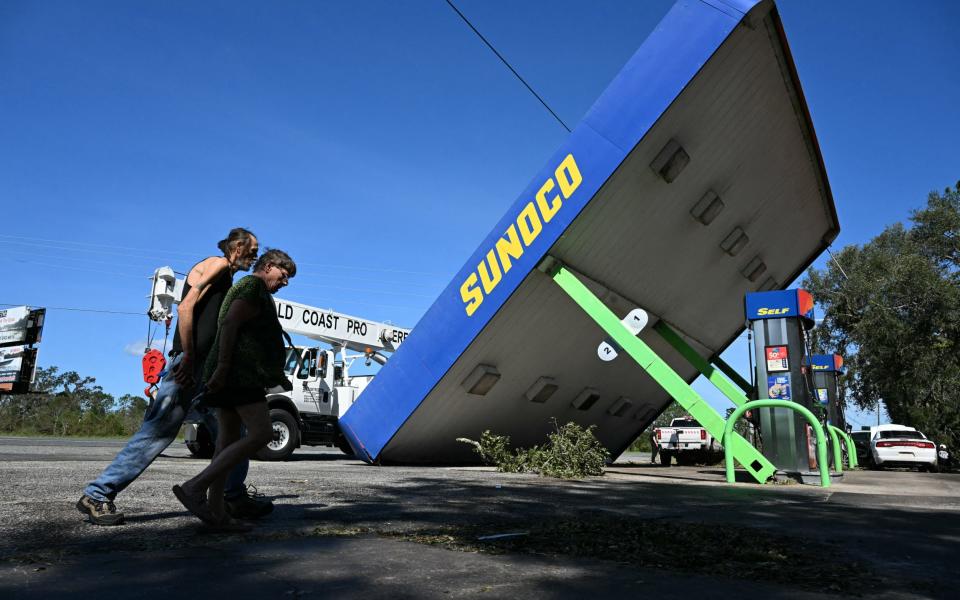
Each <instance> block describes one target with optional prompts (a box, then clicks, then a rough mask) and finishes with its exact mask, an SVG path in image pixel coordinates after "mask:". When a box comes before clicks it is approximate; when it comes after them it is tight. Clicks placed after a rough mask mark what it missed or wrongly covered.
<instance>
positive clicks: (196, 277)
mask: <svg viewBox="0 0 960 600" xmlns="http://www.w3.org/2000/svg"><path fill="white" fill-rule="evenodd" d="M229 264H230V263H228V262H227V259H225V258H222V257H210V258H207V259H205V260H203V261H201V262H200V264H198V265H197V266H195V267H194V268H193V269H191V270H190V273H189V274H188V275H187V283H189V284H190V291H189V292H187V295H186V296H184V297H183V299H182V300H180V307H179V308H178V309H177V333H179V334H180V346H181V348H182V349H183V356H182V357H181V358H180V364H179V365H178V367H177V369H176V370H175V372H174V377H175V378H176V380H177V383H179V384H180V385H187V384H189V383H190V382H191V381H192V380H193V359H194V356H195V353H194V351H195V348H194V347H193V317H194V315H193V310H194V308H196V306H197V303H198V302H199V301H200V299H201V298H203V297H204V295H205V294H206V293H207V292H208V291H209V289H210V284H211V283H213V282H214V281H216V279H217V277H220V276H221V274H222V273H223V271H224V269H227V268H229ZM191 279H193V281H191Z"/></svg>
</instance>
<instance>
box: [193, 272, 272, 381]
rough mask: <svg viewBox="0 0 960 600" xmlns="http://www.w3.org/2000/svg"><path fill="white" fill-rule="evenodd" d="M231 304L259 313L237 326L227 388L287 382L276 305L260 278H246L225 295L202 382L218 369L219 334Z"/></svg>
mask: <svg viewBox="0 0 960 600" xmlns="http://www.w3.org/2000/svg"><path fill="white" fill-rule="evenodd" d="M234 300H244V301H246V302H249V303H250V304H252V305H253V306H255V307H257V308H259V309H260V312H259V313H258V314H257V316H256V317H254V318H253V319H250V320H249V321H247V322H246V323H244V324H243V325H241V326H240V330H239V331H238V332H237V344H236V347H235V348H234V349H233V357H232V362H231V364H230V372H229V373H228V374H227V386H228V387H262V388H269V387H273V386H275V385H280V383H281V382H283V381H285V380H286V375H285V374H284V372H283V364H284V358H285V350H284V345H283V328H281V327H280V321H279V320H278V319H277V310H276V305H275V304H274V303H273V296H271V295H270V292H269V291H267V286H266V285H264V283H263V281H262V280H261V279H260V278H259V277H254V276H253V275H247V276H246V277H244V278H243V279H241V280H240V281H238V282H237V283H235V284H233V287H231V288H230V290H229V291H228V292H227V294H226V296H225V297H224V299H223V305H222V306H221V307H220V316H219V317H218V318H217V338H216V339H215V340H214V342H213V348H211V349H210V354H209V355H208V356H207V362H206V365H205V368H204V374H203V378H204V379H205V380H207V379H210V377H211V376H212V375H213V372H214V371H215V370H216V369H217V359H218V357H219V352H220V332H221V331H222V327H223V321H224V320H225V319H226V317H227V313H228V312H229V311H230V305H231V304H233V302H234Z"/></svg>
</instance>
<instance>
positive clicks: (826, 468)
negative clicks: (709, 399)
mask: <svg viewBox="0 0 960 600" xmlns="http://www.w3.org/2000/svg"><path fill="white" fill-rule="evenodd" d="M765 407H770V408H789V409H790V410H793V411H796V412H798V413H800V414H801V415H802V416H803V417H804V418H805V419H806V420H807V422H808V423H810V427H812V428H813V432H814V433H816V434H817V469H818V470H819V471H820V485H821V486H823V487H830V464H829V463H828V462H827V439H826V434H825V433H823V426H822V425H820V421H817V418H816V417H815V416H813V413H812V412H810V411H809V410H807V409H806V408H805V407H803V406H802V405H800V404H797V403H796V402H792V401H790V400H770V399H764V400H753V401H751V402H747V403H746V404H744V405H743V406H738V407H737V408H736V409H734V411H733V414H732V415H730V418H729V419H727V424H726V425H725V426H724V429H723V440H724V441H726V440H727V439H729V438H728V436H735V435H737V434H736V433H734V431H733V426H734V425H735V424H736V422H737V419H739V418H740V417H741V416H743V413H745V412H747V411H748V410H751V409H754V408H765ZM723 448H724V451H723V458H724V465H725V466H726V471H727V482H728V483H734V482H735V481H736V476H735V475H734V472H733V459H734V458H735V456H734V454H732V453H731V452H729V451H728V450H727V445H726V444H724V445H723ZM737 460H740V459H739V458H737Z"/></svg>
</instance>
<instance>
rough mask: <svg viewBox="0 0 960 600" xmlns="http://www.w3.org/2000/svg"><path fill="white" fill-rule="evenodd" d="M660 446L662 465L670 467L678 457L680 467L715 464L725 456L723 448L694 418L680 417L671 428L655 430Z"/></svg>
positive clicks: (672, 422) (673, 422) (671, 423)
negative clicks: (671, 462) (672, 461)
mask: <svg viewBox="0 0 960 600" xmlns="http://www.w3.org/2000/svg"><path fill="white" fill-rule="evenodd" d="M653 431H654V433H655V436H656V440H657V445H659V446H660V464H662V465H663V466H665V467H669V466H670V459H672V458H674V457H676V459H677V464H678V465H692V464H696V463H708V464H709V463H713V462H715V461H717V460H718V459H720V458H721V457H722V456H723V446H721V445H720V442H718V441H717V440H715V439H714V437H713V436H712V435H710V433H709V432H708V431H707V430H706V429H704V428H703V427H702V426H701V425H700V423H698V422H697V420H696V419H694V418H693V417H679V418H676V419H674V420H672V421H671V422H670V426H669V427H657V428H655V429H654V430H653Z"/></svg>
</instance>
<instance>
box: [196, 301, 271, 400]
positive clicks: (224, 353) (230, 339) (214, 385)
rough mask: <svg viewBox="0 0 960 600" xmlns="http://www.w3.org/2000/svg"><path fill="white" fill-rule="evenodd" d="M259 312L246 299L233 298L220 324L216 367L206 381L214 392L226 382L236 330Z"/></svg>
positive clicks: (208, 387) (235, 339) (235, 340)
mask: <svg viewBox="0 0 960 600" xmlns="http://www.w3.org/2000/svg"><path fill="white" fill-rule="evenodd" d="M259 314H260V309H259V308H258V307H257V306H256V305H255V304H252V303H250V302H247V301H246V300H239V299H238V300H234V301H233V303H232V304H230V308H229V310H227V316H226V317H225V318H224V319H223V324H222V325H220V349H219V353H218V354H217V368H216V370H215V371H214V372H213V375H211V376H210V379H209V381H207V389H208V390H209V391H211V392H216V391H217V390H220V389H222V388H223V387H224V386H225V385H226V384H227V373H229V372H230V364H231V361H232V360H233V350H234V346H235V345H236V343H237V332H238V331H240V328H241V327H242V326H243V324H244V323H246V322H247V321H249V320H251V319H254V318H256V317H257V315H259Z"/></svg>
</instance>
